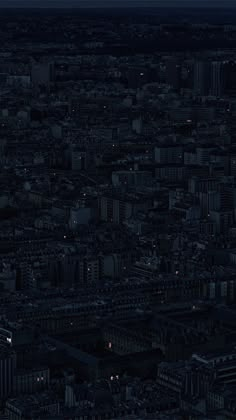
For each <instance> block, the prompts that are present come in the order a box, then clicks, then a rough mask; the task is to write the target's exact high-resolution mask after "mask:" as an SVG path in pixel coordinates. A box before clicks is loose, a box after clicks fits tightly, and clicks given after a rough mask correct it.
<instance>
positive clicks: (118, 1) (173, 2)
mask: <svg viewBox="0 0 236 420" xmlns="http://www.w3.org/2000/svg"><path fill="white" fill-rule="evenodd" d="M0 7H6V8H7V7H10V8H11V7H37V8H38V7H42V8H48V7H55V8H57V7H58V8H61V7H63V8H68V7H76V8H77V7H78V8H99V7H101V8H120V7H122V8H124V7H145V8H146V7H186V8H188V7H190V8H209V7H210V8H232V7H234V8H235V7H236V2H235V0H225V1H224V2H223V1H222V0H197V1H196V0H0Z"/></svg>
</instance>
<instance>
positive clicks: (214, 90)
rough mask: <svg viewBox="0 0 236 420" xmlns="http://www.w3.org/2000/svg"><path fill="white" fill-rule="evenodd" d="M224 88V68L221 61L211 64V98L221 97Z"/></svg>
mask: <svg viewBox="0 0 236 420" xmlns="http://www.w3.org/2000/svg"><path fill="white" fill-rule="evenodd" d="M224 88H225V66H224V63H223V62H221V61H213V62H212V63H211V88H210V93H211V95H213V96H221V95H222V94H223V92H224Z"/></svg>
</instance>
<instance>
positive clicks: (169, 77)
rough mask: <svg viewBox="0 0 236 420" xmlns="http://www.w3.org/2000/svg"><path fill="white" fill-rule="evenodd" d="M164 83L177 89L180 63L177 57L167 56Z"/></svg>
mask: <svg viewBox="0 0 236 420" xmlns="http://www.w3.org/2000/svg"><path fill="white" fill-rule="evenodd" d="M165 79H166V83H167V84H168V85H170V86H172V87H173V88H174V89H176V90H178V89H179V88H180V83H181V65H180V63H179V60H178V58H176V57H169V58H168V60H167V61H166V72H165Z"/></svg>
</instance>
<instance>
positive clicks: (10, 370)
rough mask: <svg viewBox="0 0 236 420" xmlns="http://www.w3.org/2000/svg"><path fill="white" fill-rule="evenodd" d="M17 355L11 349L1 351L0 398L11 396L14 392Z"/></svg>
mask: <svg viewBox="0 0 236 420" xmlns="http://www.w3.org/2000/svg"><path fill="white" fill-rule="evenodd" d="M15 368H16V355H15V353H14V352H13V351H12V350H11V349H6V348H5V349H4V348H2V349H1V351H0V399H1V400H2V399H5V398H7V397H9V396H10V395H11V394H12V392H13V386H14V372H15Z"/></svg>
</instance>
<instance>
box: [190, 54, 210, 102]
mask: <svg viewBox="0 0 236 420" xmlns="http://www.w3.org/2000/svg"><path fill="white" fill-rule="evenodd" d="M210 70H211V65H210V62H208V61H200V60H197V61H196V62H195V63H194V80H193V90H194V93H195V94H196V95H203V96H204V95H208V93H209V89H210Z"/></svg>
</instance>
